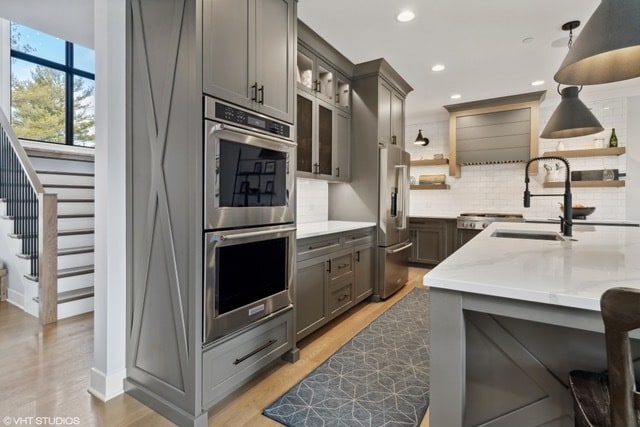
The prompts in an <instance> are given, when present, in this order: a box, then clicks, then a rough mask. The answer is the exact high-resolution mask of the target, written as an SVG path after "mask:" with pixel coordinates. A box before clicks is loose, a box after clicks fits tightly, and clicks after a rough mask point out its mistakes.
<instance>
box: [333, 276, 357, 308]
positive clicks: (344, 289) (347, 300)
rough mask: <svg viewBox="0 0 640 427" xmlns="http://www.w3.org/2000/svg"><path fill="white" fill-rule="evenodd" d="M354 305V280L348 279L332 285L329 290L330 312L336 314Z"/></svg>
mask: <svg viewBox="0 0 640 427" xmlns="http://www.w3.org/2000/svg"><path fill="white" fill-rule="evenodd" d="M352 305H353V280H352V279H348V280H344V281H341V282H339V283H336V284H334V285H332V286H331V288H330V291H329V313H331V316H336V315H337V314H338V313H340V312H342V311H344V310H346V309H347V308H349V307H350V306H352Z"/></svg>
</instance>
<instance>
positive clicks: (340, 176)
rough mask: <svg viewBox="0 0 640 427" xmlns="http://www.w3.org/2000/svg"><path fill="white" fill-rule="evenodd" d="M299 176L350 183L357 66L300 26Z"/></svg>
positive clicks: (298, 82)
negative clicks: (352, 81)
mask: <svg viewBox="0 0 640 427" xmlns="http://www.w3.org/2000/svg"><path fill="white" fill-rule="evenodd" d="M298 36H299V39H298V50H297V56H296V82H297V83H296V88H297V98H296V99H297V122H296V131H297V143H298V168H297V171H298V176H301V177H305V178H319V179H325V180H329V181H349V179H350V169H351V167H350V163H351V161H350V153H351V147H350V146H351V80H350V79H349V78H348V77H347V75H351V73H352V70H353V64H352V63H351V62H350V61H349V60H347V59H346V58H345V57H344V56H342V55H341V54H340V53H339V52H338V51H336V50H335V49H334V48H333V47H331V46H330V45H329V44H328V43H327V42H326V41H324V40H323V39H322V38H320V37H319V36H318V35H317V34H316V33H314V32H313V31H312V30H311V29H310V28H309V27H307V26H306V25H305V24H304V23H302V22H298Z"/></svg>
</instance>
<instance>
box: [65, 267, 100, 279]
mask: <svg viewBox="0 0 640 427" xmlns="http://www.w3.org/2000/svg"><path fill="white" fill-rule="evenodd" d="M93 271H94V266H93V264H91V265H81V266H79V267H69V268H61V269H59V270H58V279H60V278H63V277H71V276H79V275H81V274H89V273H93Z"/></svg>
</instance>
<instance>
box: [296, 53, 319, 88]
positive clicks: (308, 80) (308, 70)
mask: <svg viewBox="0 0 640 427" xmlns="http://www.w3.org/2000/svg"><path fill="white" fill-rule="evenodd" d="M313 68H314V67H313V55H312V54H311V53H310V52H307V51H306V50H304V48H302V47H299V48H298V59H297V67H296V73H297V77H296V80H297V86H298V89H301V90H304V91H305V92H309V93H315V86H314V80H315V77H314V69H313Z"/></svg>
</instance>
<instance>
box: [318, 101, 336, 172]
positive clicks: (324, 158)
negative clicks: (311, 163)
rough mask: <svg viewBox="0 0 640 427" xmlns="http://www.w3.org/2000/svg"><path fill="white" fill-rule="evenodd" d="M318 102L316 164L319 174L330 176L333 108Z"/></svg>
mask: <svg viewBox="0 0 640 427" xmlns="http://www.w3.org/2000/svg"><path fill="white" fill-rule="evenodd" d="M323 104H324V103H318V165H317V171H315V172H316V173H317V174H319V175H328V176H331V175H332V173H333V171H332V169H331V162H332V161H333V109H332V108H330V107H329V106H325V105H323Z"/></svg>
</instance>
